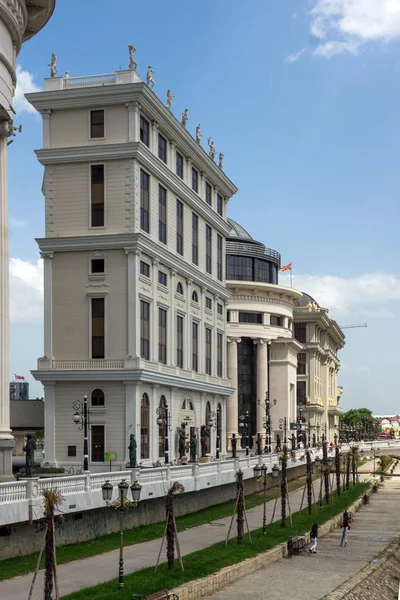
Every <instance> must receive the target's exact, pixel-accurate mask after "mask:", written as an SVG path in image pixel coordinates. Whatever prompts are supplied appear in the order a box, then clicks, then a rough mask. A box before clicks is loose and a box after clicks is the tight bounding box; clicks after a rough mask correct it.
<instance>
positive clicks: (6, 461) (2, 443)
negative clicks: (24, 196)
mask: <svg viewBox="0 0 400 600" xmlns="http://www.w3.org/2000/svg"><path fill="white" fill-rule="evenodd" d="M9 127H10V124H9V122H8V121H1V122H0V481H1V480H4V479H9V478H10V477H12V449H13V447H14V438H13V436H12V434H11V429H10V392H9V295H8V294H9V284H8V278H9V273H8V174H7V136H8V134H9Z"/></svg>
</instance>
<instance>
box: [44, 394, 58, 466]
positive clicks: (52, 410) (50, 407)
mask: <svg viewBox="0 0 400 600" xmlns="http://www.w3.org/2000/svg"><path fill="white" fill-rule="evenodd" d="M44 442H45V443H44V448H45V457H44V460H45V462H46V463H49V464H50V465H52V466H54V467H57V457H56V391H55V384H54V383H45V384H44Z"/></svg>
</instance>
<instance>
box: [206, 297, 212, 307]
mask: <svg viewBox="0 0 400 600" xmlns="http://www.w3.org/2000/svg"><path fill="white" fill-rule="evenodd" d="M206 308H208V310H212V300H211V298H209V297H208V296H206Z"/></svg>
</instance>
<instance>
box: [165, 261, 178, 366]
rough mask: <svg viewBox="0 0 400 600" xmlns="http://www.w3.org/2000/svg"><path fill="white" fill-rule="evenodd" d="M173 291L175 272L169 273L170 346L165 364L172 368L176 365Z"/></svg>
mask: <svg viewBox="0 0 400 600" xmlns="http://www.w3.org/2000/svg"><path fill="white" fill-rule="evenodd" d="M175 291H176V271H175V270H174V269H173V270H172V271H171V308H170V309H169V334H168V338H169V339H170V340H171V345H170V349H171V350H170V356H167V362H168V363H169V364H171V365H172V366H175V364H176V343H175V338H176V335H175V331H176V322H175V321H176V319H175Z"/></svg>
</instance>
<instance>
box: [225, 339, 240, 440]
mask: <svg viewBox="0 0 400 600" xmlns="http://www.w3.org/2000/svg"><path fill="white" fill-rule="evenodd" d="M227 339H228V377H229V379H230V380H231V385H232V387H233V388H235V391H234V392H233V394H232V395H231V396H229V398H228V400H227V405H226V420H227V425H228V439H229V440H230V439H231V437H232V433H235V434H236V436H237V437H238V417H239V414H238V410H239V408H238V352H237V345H238V343H240V342H241V339H240V338H231V337H228V338H227Z"/></svg>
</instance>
